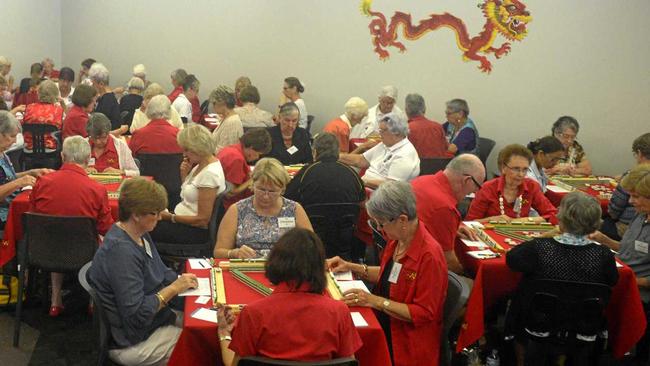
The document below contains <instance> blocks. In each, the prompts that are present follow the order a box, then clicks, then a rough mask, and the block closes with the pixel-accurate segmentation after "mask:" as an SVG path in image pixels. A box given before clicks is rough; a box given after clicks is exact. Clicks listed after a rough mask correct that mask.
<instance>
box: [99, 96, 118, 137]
mask: <svg viewBox="0 0 650 366" xmlns="http://www.w3.org/2000/svg"><path fill="white" fill-rule="evenodd" d="M95 112H97V113H103V114H104V115H105V116H106V117H108V119H109V120H111V130H116V129H118V128H120V126H122V118H120V105H119V104H118V103H117V98H115V94H113V93H106V94H104V95H102V96H101V97H99V98H97V106H96V107H95Z"/></svg>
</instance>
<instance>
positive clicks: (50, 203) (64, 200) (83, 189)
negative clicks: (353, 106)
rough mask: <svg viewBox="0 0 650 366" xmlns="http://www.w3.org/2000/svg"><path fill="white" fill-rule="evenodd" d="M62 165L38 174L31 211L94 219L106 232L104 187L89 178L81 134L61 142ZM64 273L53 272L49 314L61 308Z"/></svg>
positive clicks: (100, 231)
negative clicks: (39, 175) (55, 169)
mask: <svg viewBox="0 0 650 366" xmlns="http://www.w3.org/2000/svg"><path fill="white" fill-rule="evenodd" d="M61 157H62V159H63V165H62V166H61V169H59V170H58V171H56V172H53V173H50V174H47V175H43V176H41V177H40V178H39V179H38V180H37V181H36V184H35V185H34V189H33V190H32V193H31V195H30V196H29V201H30V212H36V213H42V214H47V215H57V216H85V217H90V218H92V219H94V220H95V222H96V225H97V233H98V234H100V235H104V234H106V232H107V231H108V229H110V227H111V226H112V225H113V218H112V216H111V209H110V207H109V205H108V192H107V191H106V187H104V186H103V185H101V184H99V183H97V182H95V181H94V180H92V179H90V178H89V177H88V174H87V173H86V168H87V166H88V159H89V158H90V144H89V143H88V141H86V139H85V138H83V137H81V136H71V137H68V138H66V139H65V140H64V141H63V151H62V152H61ZM62 282H63V274H61V273H54V272H53V273H52V303H51V307H50V316H52V317H56V316H58V315H59V314H60V313H61V312H62V311H63V299H62V298H61V284H62Z"/></svg>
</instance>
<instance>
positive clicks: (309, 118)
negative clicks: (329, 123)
mask: <svg viewBox="0 0 650 366" xmlns="http://www.w3.org/2000/svg"><path fill="white" fill-rule="evenodd" d="M312 123H314V116H312V115H311V114H309V115H307V132H309V134H310V135H311V124H312Z"/></svg>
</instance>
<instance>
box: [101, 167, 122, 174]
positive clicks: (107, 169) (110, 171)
mask: <svg viewBox="0 0 650 366" xmlns="http://www.w3.org/2000/svg"><path fill="white" fill-rule="evenodd" d="M102 173H115V174H122V171H121V170H119V169H115V168H113V167H108V168H106V169H104V171H103V172H102Z"/></svg>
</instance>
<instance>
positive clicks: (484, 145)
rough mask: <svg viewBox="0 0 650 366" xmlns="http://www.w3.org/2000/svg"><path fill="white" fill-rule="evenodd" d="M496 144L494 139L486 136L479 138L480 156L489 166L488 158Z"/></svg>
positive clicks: (484, 164) (485, 164)
mask: <svg viewBox="0 0 650 366" xmlns="http://www.w3.org/2000/svg"><path fill="white" fill-rule="evenodd" d="M494 145H496V142H495V141H494V140H491V139H488V138H485V137H479V138H478V158H479V159H481V161H482V162H483V166H486V167H487V159H488V158H489V157H490V153H491V152H492V149H494Z"/></svg>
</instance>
